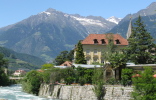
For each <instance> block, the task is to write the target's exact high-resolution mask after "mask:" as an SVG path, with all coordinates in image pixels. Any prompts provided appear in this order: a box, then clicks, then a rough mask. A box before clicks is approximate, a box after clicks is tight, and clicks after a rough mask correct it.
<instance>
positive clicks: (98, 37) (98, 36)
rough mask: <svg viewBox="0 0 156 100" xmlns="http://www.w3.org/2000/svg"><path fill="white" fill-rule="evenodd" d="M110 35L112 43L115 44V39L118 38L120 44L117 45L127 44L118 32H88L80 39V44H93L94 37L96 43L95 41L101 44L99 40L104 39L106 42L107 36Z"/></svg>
mask: <svg viewBox="0 0 156 100" xmlns="http://www.w3.org/2000/svg"><path fill="white" fill-rule="evenodd" d="M111 35H112V36H113V39H114V44H116V41H115V40H119V41H120V44H118V45H128V41H127V39H125V38H123V37H122V36H121V35H119V34H89V35H88V36H87V37H86V38H85V39H84V40H82V42H81V43H82V44H95V43H94V40H95V39H96V40H97V41H98V43H96V44H99V45H101V44H102V42H101V40H102V39H104V40H105V42H106V44H108V38H107V37H108V36H111Z"/></svg>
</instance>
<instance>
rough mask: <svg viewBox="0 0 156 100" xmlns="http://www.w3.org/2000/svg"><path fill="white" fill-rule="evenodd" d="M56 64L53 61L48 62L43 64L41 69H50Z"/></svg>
mask: <svg viewBox="0 0 156 100" xmlns="http://www.w3.org/2000/svg"><path fill="white" fill-rule="evenodd" d="M53 67H54V65H53V64H52V63H47V64H44V65H42V67H41V69H43V70H44V69H50V68H53Z"/></svg>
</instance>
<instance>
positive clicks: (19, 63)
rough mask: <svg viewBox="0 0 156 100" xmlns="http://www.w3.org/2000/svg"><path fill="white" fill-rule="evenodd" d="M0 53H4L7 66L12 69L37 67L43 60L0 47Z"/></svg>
mask: <svg viewBox="0 0 156 100" xmlns="http://www.w3.org/2000/svg"><path fill="white" fill-rule="evenodd" d="M0 53H2V54H3V55H4V58H5V59H8V63H9V64H8V68H9V69H12V70H17V69H27V70H31V69H38V68H40V67H41V65H43V64H44V63H45V62H44V61H42V60H41V59H40V58H38V57H35V56H31V55H28V54H23V53H17V52H15V51H13V50H10V49H7V48H4V47H0Z"/></svg>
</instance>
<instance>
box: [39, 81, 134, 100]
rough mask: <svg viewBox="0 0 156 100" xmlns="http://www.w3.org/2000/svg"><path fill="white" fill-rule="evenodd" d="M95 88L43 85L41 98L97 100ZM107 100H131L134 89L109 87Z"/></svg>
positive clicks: (40, 92) (107, 87) (40, 93)
mask: <svg viewBox="0 0 156 100" xmlns="http://www.w3.org/2000/svg"><path fill="white" fill-rule="evenodd" d="M93 88H94V86H92V85H87V86H66V85H55V86H52V85H47V84H42V85H41V87H40V91H39V96H42V97H48V98H57V99H61V100H97V98H96V96H95V94H94V92H93ZM105 88H106V94H105V97H104V98H105V100H129V99H130V95H131V92H132V91H133V88H132V87H123V86H112V85H109V86H108V85H107V86H105Z"/></svg>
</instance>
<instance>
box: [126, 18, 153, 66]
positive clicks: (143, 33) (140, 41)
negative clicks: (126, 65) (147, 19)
mask: <svg viewBox="0 0 156 100" xmlns="http://www.w3.org/2000/svg"><path fill="white" fill-rule="evenodd" d="M134 25H135V27H132V34H131V36H130V38H129V39H128V42H129V45H128V46H127V48H126V50H125V51H126V55H127V58H128V59H129V60H130V61H131V62H134V63H136V64H149V63H154V62H153V61H154V59H153V55H152V53H153V52H154V47H155V44H154V43H153V40H154V39H153V38H152V37H151V35H150V33H148V32H147V30H146V29H145V25H144V23H143V21H142V20H141V17H140V16H139V17H138V20H137V21H136V22H135V23H134Z"/></svg>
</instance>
